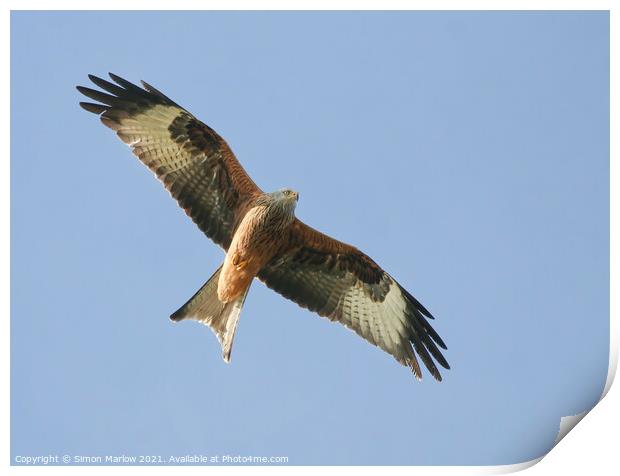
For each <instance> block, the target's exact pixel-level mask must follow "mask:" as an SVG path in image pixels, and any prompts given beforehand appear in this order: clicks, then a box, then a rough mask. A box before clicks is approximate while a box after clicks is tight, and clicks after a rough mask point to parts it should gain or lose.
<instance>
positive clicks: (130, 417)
mask: <svg viewBox="0 0 620 476" xmlns="http://www.w3.org/2000/svg"><path fill="white" fill-rule="evenodd" d="M608 25H609V17H608V15H607V14H606V13H604V12H599V13H592V12H585V13H583V12H581V13H580V12H574V13H544V12H540V13H510V12H506V13H474V12H469V13H434V12H427V13H225V12H223V13H197V12H189V13H168V12H166V13H113V12H108V13H97V12H94V13H63V12H57V13H19V12H18V13H13V15H12V32H11V34H12V51H11V61H12V67H11V88H12V98H11V114H12V129H11V139H12V140H11V148H12V157H11V184H12V190H11V193H12V197H11V198H12V200H11V225H12V226H11V246H12V267H11V284H12V286H11V298H12V300H11V310H12V313H11V342H12V345H11V357H12V359H11V364H12V373H11V397H12V398H11V403H12V407H11V410H12V413H11V415H12V418H11V437H12V447H11V452H12V455H13V457H14V456H16V455H43V454H49V453H52V454H60V455H62V454H69V455H107V454H127V455H141V454H151V455H162V456H163V457H164V458H167V457H168V456H170V455H175V456H180V455H185V454H187V453H190V454H206V455H223V454H230V455H238V454H240V455H258V456H273V455H280V456H288V457H289V462H290V463H291V464H405V465H406V464H461V465H462V464H477V465H480V464H509V463H517V462H522V461H525V460H529V459H532V458H535V457H538V456H541V455H542V454H544V453H546V452H547V451H548V450H549V448H550V447H551V446H552V444H553V441H554V439H555V436H556V433H557V431H558V428H559V421H560V417H561V416H564V415H568V414H575V413H578V412H581V411H583V410H586V409H589V408H591V407H592V406H593V405H594V403H595V402H596V401H597V400H598V398H599V396H600V393H601V391H602V388H603V385H604V381H605V377H606V374H607V363H608V350H609V349H608V347H609V346H608V342H609V304H608V296H609V294H608V293H609V267H608V263H609V238H608V236H609V221H608V217H609V203H608V202H609V145H608V144H609V105H608V104H609V63H608V61H609V49H608V43H609V27H608ZM107 71H112V72H115V73H117V74H119V75H121V76H124V77H126V78H127V79H129V80H132V81H138V80H139V79H144V80H146V81H148V82H149V83H151V84H153V85H154V86H155V87H157V88H159V89H161V90H162V91H163V92H164V93H165V94H167V95H168V96H170V97H171V98H172V99H173V100H175V101H176V102H178V103H180V104H182V105H183V106H185V107H186V108H188V109H189V110H190V111H191V112H192V113H194V114H195V115H197V116H198V117H199V118H200V119H202V120H203V121H205V122H206V123H208V124H209V125H211V126H212V127H213V128H214V129H216V130H217V131H218V132H219V133H220V134H221V135H222V136H224V137H225V138H226V139H227V140H228V142H229V143H230V144H231V146H232V148H233V150H234V151H235V153H236V154H237V157H238V158H239V160H240V161H241V163H242V164H243V165H244V167H245V168H246V169H247V171H248V172H249V173H250V175H251V176H252V177H254V179H255V180H256V182H257V183H258V184H259V186H261V187H262V188H263V189H264V190H268V191H269V190H274V189H277V188H281V187H284V186H288V187H292V188H294V189H296V190H299V191H300V195H301V198H300V202H299V205H298V208H297V215H298V216H299V217H300V218H301V219H303V220H304V221H306V222H307V223H309V224H310V225H312V226H315V227H317V228H319V229H321V230H323V231H325V232H327V233H329V234H331V235H332V236H334V237H337V238H339V239H341V240H344V241H347V242H350V243H353V244H355V245H356V246H358V247H359V248H360V249H362V250H364V251H365V252H366V253H368V254H369V255H370V256H371V257H373V258H374V259H375V260H376V261H377V262H378V263H380V264H381V265H382V266H383V267H384V268H385V269H386V270H387V271H388V272H390V273H391V274H392V275H394V276H395V277H396V278H397V279H398V280H399V281H400V282H401V283H402V284H403V285H404V286H405V287H406V288H407V289H408V290H409V291H411V292H412V293H413V294H414V295H415V296H416V297H418V298H419V299H420V300H421V302H422V303H423V304H424V305H425V306H426V307H428V308H429V310H430V311H431V312H432V313H433V314H434V315H435V316H436V317H437V319H436V321H435V322H434V325H435V328H436V330H437V331H438V332H439V334H440V335H441V336H442V337H443V339H444V340H445V341H446V344H447V345H448V349H449V350H448V351H447V352H446V356H447V358H448V361H449V362H450V364H451V365H452V370H450V371H446V372H444V382H442V383H441V384H439V383H436V382H434V381H433V380H432V378H430V376H429V375H428V373H427V374H426V378H425V379H424V380H423V381H422V382H417V381H416V380H415V379H414V377H413V375H412V374H411V373H410V372H409V371H408V370H407V369H406V368H404V367H401V366H400V365H399V364H398V363H397V362H396V361H394V360H393V359H392V358H391V357H390V356H389V355H387V354H385V353H383V352H382V351H380V350H379V349H377V348H376V347H373V346H371V345H369V344H368V343H366V342H365V341H363V340H362V339H360V338H359V337H357V336H356V335H354V334H353V333H352V332H351V331H349V330H347V329H346V328H344V327H342V326H340V325H338V324H334V323H331V322H329V321H328V320H325V319H322V318H319V317H318V316H316V315H314V314H311V313H310V312H308V311H306V310H303V309H301V308H299V307H297V306H296V305H295V304H293V303H292V302H289V301H286V300H285V299H283V298H281V297H280V296H279V295H277V294H275V293H274V292H272V291H270V290H268V289H267V288H266V287H265V286H263V285H262V284H261V283H259V282H256V283H255V284H254V285H253V287H252V289H251V291H250V294H249V296H248V299H247V301H246V306H245V308H244V310H243V313H242V315H241V321H240V326H239V330H238V334H237V338H236V341H235V346H234V348H233V354H232V362H231V364H230V365H226V364H225V363H224V362H223V361H222V359H221V357H220V349H219V344H218V343H217V341H216V338H215V337H214V336H213V335H212V334H211V332H210V331H209V330H208V329H207V328H205V327H203V326H201V325H200V324H198V323H194V322H189V323H188V322H184V323H181V324H176V325H175V324H173V323H171V322H170V321H169V320H168V315H169V314H170V313H171V312H173V311H175V310H176V309H177V308H178V307H179V306H180V305H182V304H183V303H184V302H185V301H186V300H187V299H188V298H189V297H190V296H191V295H192V294H193V293H194V292H195V291H196V290H197V289H198V288H199V287H200V286H201V285H202V284H203V282H204V281H205V280H206V279H207V278H208V277H209V276H210V275H211V273H212V272H213V271H214V270H215V269H216V268H217V267H218V265H219V264H220V262H221V261H222V259H223V252H222V251H221V250H220V249H219V248H218V247H217V246H216V245H214V244H213V243H211V242H210V241H209V240H208V239H207V238H206V237H204V235H202V234H201V232H200V231H199V230H198V229H197V228H196V227H195V225H194V224H193V223H192V222H191V221H190V220H189V218H187V217H186V216H185V214H184V213H183V211H182V210H181V209H179V208H178V207H177V205H176V203H175V202H174V201H173V200H172V199H171V198H170V197H169V195H168V194H167V192H165V190H164V189H163V187H162V186H161V185H160V184H159V183H158V182H157V181H156V180H155V179H154V178H153V176H152V174H151V173H150V172H149V171H148V170H147V169H146V168H144V167H143V166H142V165H141V164H140V163H139V162H138V161H137V159H135V158H134V157H133V156H132V155H131V153H130V151H129V149H128V148H127V147H126V146H125V145H124V144H122V143H121V142H120V141H119V140H118V139H117V138H116V137H115V136H114V135H113V133H112V132H111V131H110V130H108V129H106V128H105V127H103V126H102V125H101V124H100V123H99V121H98V119H97V118H96V117H95V116H94V115H92V114H89V113H87V112H85V111H83V110H81V109H80V108H79V107H78V104H77V103H78V101H79V100H81V97H80V94H79V93H78V92H77V91H76V90H75V89H74V86H75V85H76V84H82V85H87V84H88V80H87V78H86V75H87V73H95V74H97V75H99V76H103V75H104V74H106V73H107Z"/></svg>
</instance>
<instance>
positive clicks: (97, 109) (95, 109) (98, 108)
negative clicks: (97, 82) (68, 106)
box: [80, 102, 107, 114]
mask: <svg viewBox="0 0 620 476" xmlns="http://www.w3.org/2000/svg"><path fill="white" fill-rule="evenodd" d="M80 106H81V107H82V109H85V110H87V111H88V112H92V113H93V114H101V113H103V112H105V111H106V109H107V107H105V106H102V105H101V104H94V103H92V102H81V103H80Z"/></svg>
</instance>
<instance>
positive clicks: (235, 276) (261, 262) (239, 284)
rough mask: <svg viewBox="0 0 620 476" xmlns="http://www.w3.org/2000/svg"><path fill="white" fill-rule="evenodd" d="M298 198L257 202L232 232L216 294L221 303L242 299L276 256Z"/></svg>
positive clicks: (280, 195) (279, 195) (284, 195)
mask: <svg viewBox="0 0 620 476" xmlns="http://www.w3.org/2000/svg"><path fill="white" fill-rule="evenodd" d="M298 196H299V195H298V194H297V193H296V192H293V191H292V190H284V191H281V192H276V193H274V194H262V195H261V196H259V197H258V198H256V199H255V200H254V201H253V203H252V206H251V208H249V210H248V211H247V212H246V213H245V215H244V216H243V218H242V219H241V222H240V223H239V225H238V226H237V227H236V229H235V233H234V235H233V238H232V241H231V243H230V247H229V248H228V251H227V252H226V257H225V258H224V264H223V265H222V272H221V273H220V278H219V281H218V287H217V294H218V297H219V299H220V301H222V302H225V303H226V302H230V301H233V300H234V299H236V298H238V297H239V296H240V295H242V294H243V293H244V292H245V290H246V289H247V287H248V286H249V285H250V284H251V282H252V280H253V279H254V278H255V277H256V275H257V274H258V272H259V271H260V270H261V269H262V268H263V266H265V264H267V263H268V262H269V261H270V260H271V259H272V258H273V257H274V256H275V254H276V253H277V251H278V247H279V245H280V237H281V236H282V234H283V233H285V232H286V231H287V229H288V228H289V227H290V226H291V223H292V222H293V219H294V218H295V215H294V214H293V211H294V210H295V203H296V202H297V198H298Z"/></svg>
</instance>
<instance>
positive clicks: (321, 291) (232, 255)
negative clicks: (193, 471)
mask: <svg viewBox="0 0 620 476" xmlns="http://www.w3.org/2000/svg"><path fill="white" fill-rule="evenodd" d="M110 77H111V79H112V80H113V81H114V82H113V83H112V82H109V81H106V80H104V79H101V78H98V77H96V76H92V75H90V76H89V78H90V79H91V81H93V83H95V84H96V85H97V86H99V87H100V88H102V89H103V90H104V91H105V92H102V91H97V90H94V89H90V88H85V87H82V86H78V90H79V91H80V92H81V93H83V94H84V95H86V96H88V97H89V98H91V99H94V100H95V101H97V103H90V102H82V103H80V105H81V106H82V107H83V108H84V109H86V110H87V111H90V112H93V113H95V114H97V115H99V116H100V117H101V121H102V122H103V123H104V124H105V125H106V126H107V127H109V128H111V129H112V130H114V131H115V132H116V134H117V135H118V137H119V138H120V139H121V140H122V141H123V142H125V143H126V144H128V145H129V146H130V147H131V149H132V151H133V153H134V154H135V155H136V156H137V157H138V158H139V159H140V161H141V162H142V163H143V164H145V165H146V166H147V167H148V168H149V169H151V171H153V173H154V174H155V175H156V176H157V178H158V179H159V180H161V181H162V183H163V184H164V186H165V187H166V189H167V190H168V191H169V192H170V194H171V195H172V197H173V198H175V199H176V200H177V202H178V203H179V205H180V206H181V207H182V208H183V209H184V210H185V212H186V213H187V215H188V216H189V217H190V218H191V219H192V220H193V221H194V222H195V223H196V224H197V225H198V227H199V228H200V229H201V230H202V231H203V232H204V233H205V235H206V236H208V237H209V238H211V239H212V240H213V241H214V242H215V243H217V244H219V245H220V246H221V247H222V248H223V249H224V251H225V252H226V256H225V258H224V262H223V264H222V265H221V266H220V267H219V268H218V269H217V270H216V271H215V273H214V274H213V275H212V276H211V278H209V280H208V281H207V282H206V283H205V284H204V285H203V286H202V287H201V288H200V289H199V290H198V291H197V292H196V294H194V296H193V297H192V298H191V299H190V300H189V301H188V302H187V303H185V305H183V306H182V307H181V308H180V309H178V310H177V311H176V312H175V313H173V314H172V315H171V316H170V317H171V318H172V320H174V321H180V320H183V319H194V320H197V321H199V322H202V323H203V324H206V325H208V326H209V327H210V328H211V329H212V330H213V331H214V333H215V334H216V336H217V337H218V339H219V340H220V343H221V345H222V355H223V357H224V360H226V361H229V359H230V353H231V349H232V343H233V339H234V335H235V331H236V328H237V323H238V320H239V315H240V313H241V309H242V308H243V304H244V302H245V298H246V296H247V293H248V290H249V288H250V286H251V284H252V282H253V281H254V278H258V279H259V280H261V281H262V282H264V283H265V284H266V285H267V286H268V287H270V288H271V289H273V290H274V291H276V292H278V293H280V294H281V295H282V296H284V297H286V298H288V299H291V300H292V301H294V302H296V303H297V304H299V305H300V306H302V307H304V308H307V309H309V310H311V311H314V312H316V313H317V314H319V315H321V316H324V317H327V318H328V319H330V320H332V321H338V322H340V323H341V324H343V325H344V326H346V327H348V328H349V329H351V330H353V331H355V332H356V333H357V334H358V335H360V336H361V337H363V338H364V339H366V340H367V341H368V342H370V343H371V344H374V345H376V346H379V347H380V348H382V349H383V350H384V351H386V352H388V353H389V354H391V355H392V356H393V357H394V358H395V359H396V360H397V361H398V362H400V363H401V364H403V365H406V366H408V367H409V368H410V369H411V370H412V371H413V372H414V374H415V376H416V377H417V378H421V376H422V372H421V369H420V365H419V363H418V357H419V358H420V359H421V360H422V362H423V363H424V365H425V366H426V368H427V369H428V370H429V371H430V373H431V374H432V375H433V377H435V378H436V379H437V380H441V375H440V373H439V371H438V369H437V366H436V365H435V362H437V363H439V364H440V365H441V366H442V367H444V368H446V369H448V368H450V366H449V365H448V362H447V361H446V359H445V358H444V356H443V354H442V353H441V351H440V348H442V349H446V346H445V344H444V342H443V340H442V339H441V338H440V337H439V335H438V334H437V332H435V330H434V329H433V327H432V326H431V325H430V323H429V319H433V316H432V315H431V314H430V312H428V310H427V309H426V308H425V307H424V306H422V304H420V302H419V301H418V300H416V299H415V298H414V297H413V296H412V295H411V294H410V293H409V292H408V291H407V290H405V288H403V287H402V286H401V285H400V284H398V283H397V282H396V280H395V279H394V278H393V277H392V276H390V275H389V274H388V273H387V272H385V271H384V270H383V269H382V268H381V267H380V266H379V265H377V263H375V262H374V261H373V260H372V259H371V258H370V257H368V256H367V255H366V254H364V253H363V252H361V251H360V250H358V249H357V248H355V247H354V246H351V245H348V244H346V243H343V242H341V241H338V240H335V239H334V238H331V237H329V236H327V235H325V234H323V233H321V232H319V231H317V230H315V229H313V228H311V227H309V226H308V225H306V224H305V223H303V222H302V221H300V220H299V219H298V218H296V217H295V207H296V204H297V200H298V197H299V196H298V194H297V193H296V192H293V191H292V190H289V189H283V190H279V191H276V192H272V193H265V192H263V191H262V190H261V189H260V188H259V187H258V186H257V185H256V184H255V183H254V181H253V180H252V179H251V178H250V176H249V175H248V174H247V173H246V171H245V170H244V169H243V167H242V166H241V164H240V163H239V161H238V160H237V159H236V157H235V156H234V154H233V153H232V150H231V149H230V147H229V146H228V144H226V142H225V141H224V139H222V138H221V137H220V136H219V135H218V134H217V133H216V132H215V131H214V130H213V129H211V128H210V127H209V126H207V125H206V124H204V123H203V122H201V121H199V120H198V119H196V118H195V117H194V116H193V115H192V114H191V113H189V112H188V111H187V110H186V109H184V108H182V107H181V106H179V105H178V104H176V103H175V102H174V101H172V100H171V99H170V98H168V97H166V96H165V95H163V94H162V93H161V92H159V91H158V90H157V89H155V88H154V87H152V86H150V85H148V84H146V83H144V82H143V83H142V84H143V86H144V89H143V88H140V87H138V86H136V85H134V84H132V83H130V82H129V81H126V80H124V79H123V78H120V77H118V76H116V75H113V74H110ZM106 167H108V168H109V167H110V165H107V164H106Z"/></svg>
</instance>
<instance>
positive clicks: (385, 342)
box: [258, 219, 450, 381]
mask: <svg viewBox="0 0 620 476" xmlns="http://www.w3.org/2000/svg"><path fill="white" fill-rule="evenodd" d="M283 243H285V245H283V247H282V249H281V250H280V251H279V252H278V253H277V255H276V256H275V257H274V258H273V260H272V261H270V262H269V263H268V264H267V265H266V266H265V267H264V268H263V270H262V271H261V272H260V273H259V275H258V277H259V278H260V279H261V280H262V281H263V282H264V283H265V284H266V285H267V286H268V287H270V288H271V289H273V290H274V291H277V292H278V293H280V294H282V295H283V296H284V297H286V298H288V299H290V300H292V301H294V302H296V303H297V304H299V305H300V306H302V307H305V308H307V309H309V310H311V311H314V312H316V313H318V314H319V315H321V316H324V317H327V318H329V319H330V320H332V321H338V322H340V323H341V324H344V325H345V326H346V327H348V328H349V329H352V330H354V331H355V332H356V333H357V334H359V335H360V336H361V337H363V338H364V339H366V340H367V341H368V342H370V343H371V344H374V345H376V346H379V347H380V348H382V349H383V350H385V351H386V352H388V353H389V354H391V355H393V356H394V358H395V359H396V360H398V361H399V362H400V363H401V364H403V365H405V366H408V367H410V368H411V370H412V371H413V372H414V374H415V375H416V377H417V378H418V379H420V378H422V372H421V370H420V365H419V364H418V360H417V358H416V354H417V355H418V356H419V357H420V359H422V362H423V363H424V365H425V366H426V368H427V369H428V370H429V371H430V373H431V374H432V375H433V377H435V378H436V379H437V380H439V381H441V375H440V373H439V370H438V369H437V366H436V365H435V362H434V361H433V359H434V360H435V361H437V362H438V363H439V364H440V365H441V366H442V367H444V368H446V369H449V368H450V366H449V365H448V362H447V361H446V359H445V358H444V356H443V355H442V353H441V351H440V350H439V347H441V348H442V349H446V345H445V344H444V342H443V340H441V338H440V337H439V335H438V334H437V332H435V330H434V329H433V328H432V327H431V325H430V323H429V322H428V319H433V317H432V316H431V314H430V312H428V311H427V310H426V309H425V308H424V306H422V304H420V303H419V302H418V301H417V300H416V299H415V298H414V297H413V296H412V295H411V294H409V293H408V292H407V291H406V290H405V289H404V288H403V287H401V286H400V285H399V284H398V283H397V282H396V281H395V280H394V278H392V277H391V276H390V275H389V274H387V273H386V272H385V271H383V269H381V268H380V267H379V266H378V265H377V264H376V263H375V262H374V261H373V260H372V259H370V258H369V257H368V256H366V255H365V254H364V253H362V252H361V251H359V250H358V249H356V248H354V247H352V246H350V245H347V244H345V243H342V242H340V241H337V240H334V239H333V238H331V237H329V236H327V235H324V234H322V233H320V232H318V231H316V230H314V229H313V228H310V227H309V226H308V225H306V224H304V223H303V222H301V221H299V220H297V219H296V220H295V221H294V222H293V225H292V226H291V228H290V231H289V236H288V237H285V239H284V240H283Z"/></svg>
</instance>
